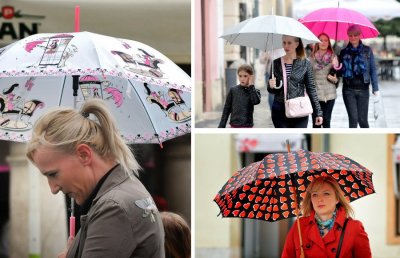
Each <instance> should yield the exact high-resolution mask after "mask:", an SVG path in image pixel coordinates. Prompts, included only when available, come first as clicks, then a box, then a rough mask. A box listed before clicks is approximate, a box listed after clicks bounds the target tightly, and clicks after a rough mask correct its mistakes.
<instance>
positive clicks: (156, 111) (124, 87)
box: [0, 32, 191, 144]
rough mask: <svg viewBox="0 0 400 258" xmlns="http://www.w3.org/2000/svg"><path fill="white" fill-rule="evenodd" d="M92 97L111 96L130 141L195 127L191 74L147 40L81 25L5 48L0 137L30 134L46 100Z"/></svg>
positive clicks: (156, 139) (68, 102)
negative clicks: (79, 29) (81, 29)
mask: <svg viewBox="0 0 400 258" xmlns="http://www.w3.org/2000/svg"><path fill="white" fill-rule="evenodd" d="M73 86H75V93H74V90H73ZM74 95H76V96H75V97H74ZM89 98H101V99H104V100H105V101H106V102H107V104H108V106H109V108H110V110H111V112H112V114H113V115H114V117H115V119H116V120H117V124H118V128H119V130H120V133H121V135H122V136H123V137H124V139H125V140H126V142H127V143H160V144H161V143H162V142H163V141H166V140H168V139H172V138H174V137H177V136H180V135H183V134H186V133H189V132H190V130H191V125H190V120H191V79H190V76H188V75H187V74H186V73H185V72H184V71H183V70H182V69H180V68H179V67H178V66H177V65H176V64H175V63H173V62H172V61H171V60H169V59H168V58H167V57H166V56H164V55H163V54H161V53H160V52H158V51H157V50H155V49H153V48H151V47H149V46H147V45H145V44H143V43H140V42H137V41H133V40H126V39H119V38H113V37H108V36H104V35H99V34H94V33H90V32H77V33H59V34H36V35H32V36H29V37H27V38H25V39H22V40H20V41H17V42H15V43H13V44H11V45H9V46H6V47H4V48H2V49H0V139H2V140H12V141H20V142H25V141H27V140H29V138H30V129H31V128H32V125H33V123H34V121H35V120H36V119H37V118H38V117H40V115H41V114H42V113H43V112H44V111H45V110H46V109H47V108H49V107H53V106H71V107H72V106H76V105H77V106H79V105H80V103H82V102H83V101H85V100H86V99H89Z"/></svg>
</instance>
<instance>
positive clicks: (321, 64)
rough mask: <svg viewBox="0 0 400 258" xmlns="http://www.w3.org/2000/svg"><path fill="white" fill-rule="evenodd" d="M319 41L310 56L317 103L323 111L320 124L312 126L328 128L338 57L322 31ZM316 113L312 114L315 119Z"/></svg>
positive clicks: (335, 84) (334, 91)
mask: <svg viewBox="0 0 400 258" xmlns="http://www.w3.org/2000/svg"><path fill="white" fill-rule="evenodd" d="M318 39H319V40H320V41H321V42H320V43H316V44H315V46H314V48H313V51H312V53H311V56H310V61H311V65H312V68H313V72H314V80H315V84H316V86H317V95H318V100H319V105H320V106H321V109H322V112H323V123H322V125H316V124H313V127H314V128H321V127H324V128H330V127H331V115H332V110H333V105H335V99H336V88H337V85H338V78H337V76H336V70H339V69H340V67H338V59H337V57H336V55H335V53H334V51H333V48H332V45H331V42H330V39H329V36H328V35H327V34H325V33H322V34H320V35H319V36H318ZM315 118H316V115H315V114H313V119H314V120H315Z"/></svg>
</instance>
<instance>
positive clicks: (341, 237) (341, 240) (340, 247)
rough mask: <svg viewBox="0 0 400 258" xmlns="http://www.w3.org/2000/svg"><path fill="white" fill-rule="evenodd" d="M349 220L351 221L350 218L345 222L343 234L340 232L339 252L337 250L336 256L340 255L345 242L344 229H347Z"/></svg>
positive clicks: (337, 257)
mask: <svg viewBox="0 0 400 258" xmlns="http://www.w3.org/2000/svg"><path fill="white" fill-rule="evenodd" d="M347 221H349V219H348V218H347V219H346V220H345V221H344V224H343V228H342V234H340V240H339V245H338V248H337V252H336V258H339V256H340V250H341V249H342V243H343V238H344V230H345V229H346V225H347Z"/></svg>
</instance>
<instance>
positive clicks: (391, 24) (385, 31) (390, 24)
mask: <svg viewBox="0 0 400 258" xmlns="http://www.w3.org/2000/svg"><path fill="white" fill-rule="evenodd" d="M397 2H399V3H400V0H397ZM374 25H375V27H376V28H377V29H378V31H379V32H380V36H382V37H386V36H388V35H394V36H398V37H400V18H394V19H392V20H390V21H385V20H378V21H376V22H374Z"/></svg>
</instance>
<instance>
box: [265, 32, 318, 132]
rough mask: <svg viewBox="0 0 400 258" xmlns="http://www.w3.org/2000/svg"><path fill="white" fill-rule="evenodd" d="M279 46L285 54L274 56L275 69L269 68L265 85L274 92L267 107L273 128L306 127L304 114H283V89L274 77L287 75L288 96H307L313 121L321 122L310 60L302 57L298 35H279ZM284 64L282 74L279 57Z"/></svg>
mask: <svg viewBox="0 0 400 258" xmlns="http://www.w3.org/2000/svg"><path fill="white" fill-rule="evenodd" d="M282 46H283V48H284V50H285V52H286V55H285V56H283V57H281V58H278V59H276V60H274V62H273V66H274V67H275V70H274V71H273V73H272V72H271V76H272V77H271V79H270V80H269V85H268V87H267V90H268V92H270V93H274V94H275V97H274V102H273V104H272V108H271V117H272V122H273V124H274V126H275V127H276V128H290V127H292V128H306V127H307V124H308V116H304V117H296V118H287V117H286V114H285V93H284V87H277V83H276V82H277V81H283V79H284V78H283V76H286V77H287V92H288V98H289V99H291V98H296V97H301V96H304V95H305V91H306V92H307V94H308V96H309V97H310V100H311V104H312V107H313V113H314V114H315V117H316V118H315V121H313V124H314V123H315V124H316V125H321V124H322V120H323V119H322V111H321V107H320V105H319V102H318V96H317V92H316V88H315V84H314V78H313V72H312V67H311V63H310V61H309V60H307V59H306V58H305V50H304V47H303V43H302V41H301V39H300V38H298V37H293V36H288V35H283V36H282ZM282 58H283V62H284V65H285V70H286V74H283V69H282V66H281V59H282Z"/></svg>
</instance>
